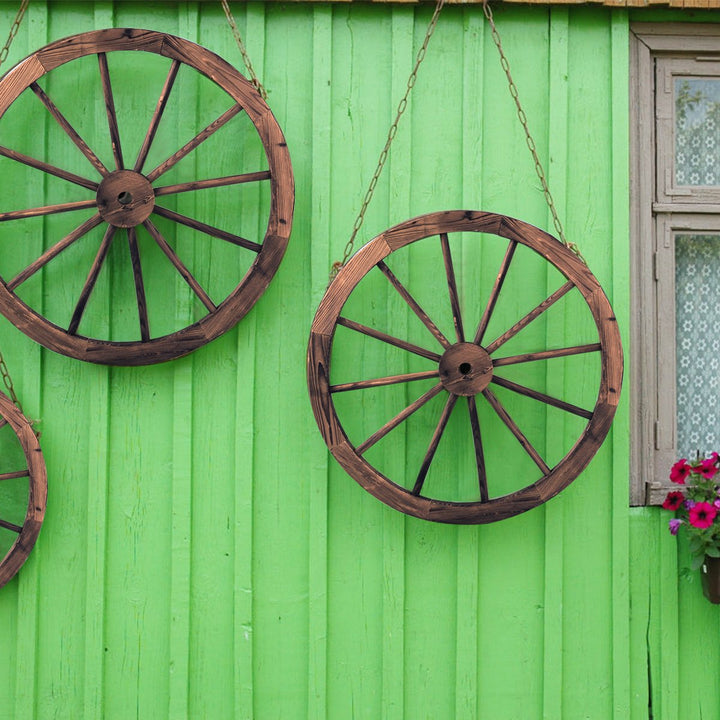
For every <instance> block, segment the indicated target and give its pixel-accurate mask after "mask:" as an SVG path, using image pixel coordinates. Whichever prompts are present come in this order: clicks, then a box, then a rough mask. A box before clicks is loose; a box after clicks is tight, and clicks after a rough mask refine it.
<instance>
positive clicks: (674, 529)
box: [669, 518, 683, 535]
mask: <svg viewBox="0 0 720 720" xmlns="http://www.w3.org/2000/svg"><path fill="white" fill-rule="evenodd" d="M682 524H683V521H682V520H678V519H677V518H673V519H672V520H671V521H670V523H669V525H670V534H671V535H677V534H678V530H679V529H680V526H681V525H682Z"/></svg>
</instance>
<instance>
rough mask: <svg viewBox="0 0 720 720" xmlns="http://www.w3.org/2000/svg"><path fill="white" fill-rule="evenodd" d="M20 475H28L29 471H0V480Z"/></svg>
mask: <svg viewBox="0 0 720 720" xmlns="http://www.w3.org/2000/svg"><path fill="white" fill-rule="evenodd" d="M22 477H30V471H29V470H18V471H17V472H7V473H0V480H14V479H15V478H22Z"/></svg>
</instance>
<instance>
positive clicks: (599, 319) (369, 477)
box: [308, 211, 623, 524]
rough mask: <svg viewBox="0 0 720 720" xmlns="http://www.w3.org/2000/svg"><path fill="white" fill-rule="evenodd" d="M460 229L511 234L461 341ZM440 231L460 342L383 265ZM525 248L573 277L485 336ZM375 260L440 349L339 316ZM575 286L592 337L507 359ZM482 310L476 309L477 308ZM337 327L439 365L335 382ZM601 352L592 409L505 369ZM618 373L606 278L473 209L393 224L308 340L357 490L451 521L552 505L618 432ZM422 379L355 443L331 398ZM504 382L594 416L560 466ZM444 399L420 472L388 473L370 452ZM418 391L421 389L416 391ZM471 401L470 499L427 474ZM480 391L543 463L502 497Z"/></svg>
mask: <svg viewBox="0 0 720 720" xmlns="http://www.w3.org/2000/svg"><path fill="white" fill-rule="evenodd" d="M453 233H467V234H469V233H474V234H476V235H473V236H472V237H473V238H486V237H488V236H489V235H492V236H495V238H496V239H497V238H500V239H503V240H508V241H509V243H508V245H507V249H506V250H505V254H504V256H503V258H502V261H501V263H500V269H499V271H498V273H497V276H496V277H495V281H494V283H493V285H492V288H491V289H490V290H489V292H487V293H486V295H487V302H486V303H485V304H484V309H483V310H482V314H481V315H480V319H479V322H478V324H477V330H476V331H475V333H474V336H472V337H468V338H466V337H465V329H464V328H463V313H462V311H461V308H460V305H461V303H460V299H459V293H458V290H457V284H456V277H455V270H454V263H453V256H452V253H451V251H450V244H449V241H448V236H449V235H452V234H453ZM481 234H482V235H481ZM435 237H437V238H439V240H440V245H441V248H442V257H443V260H444V264H445V277H446V281H447V285H448V290H449V305H450V306H451V309H452V317H453V325H454V332H455V338H454V340H452V341H451V340H448V339H447V337H446V336H445V335H444V334H443V333H442V332H441V330H440V329H439V328H438V326H437V325H436V324H435V322H434V321H433V319H431V318H430V315H429V314H428V313H426V312H425V311H424V310H423V307H422V304H421V303H419V302H417V301H416V300H415V298H414V297H413V295H412V294H411V292H410V291H409V290H408V289H407V288H406V287H405V285H404V284H403V282H402V281H401V280H399V279H398V278H397V277H396V276H395V275H394V274H393V272H392V271H391V270H390V268H389V267H388V265H387V264H386V263H385V259H386V258H388V256H390V255H391V254H392V253H395V252H396V251H398V250H400V249H401V248H405V247H406V246H409V245H411V244H413V243H415V242H416V241H418V240H423V239H426V238H435ZM523 246H524V247H526V248H529V249H530V250H532V251H534V253H536V254H537V255H536V256H535V257H537V256H539V258H542V260H539V261H540V262H542V261H547V262H548V263H550V265H552V266H553V267H554V268H555V269H556V270H558V271H559V273H561V275H562V276H564V279H565V282H564V283H562V284H561V285H560V287H558V288H557V289H556V290H555V291H554V292H552V293H550V294H549V295H548V296H547V297H545V298H544V299H543V300H542V302H540V303H538V304H537V305H536V306H535V307H534V309H532V310H531V311H530V312H528V313H527V314H525V315H524V316H522V318H521V319H520V320H519V321H518V322H516V323H514V324H512V325H510V326H509V327H508V328H507V329H506V330H505V332H503V333H501V334H499V335H498V336H497V337H495V339H493V340H492V341H491V342H488V341H487V339H486V338H485V337H484V336H485V334H486V332H487V329H488V326H489V323H490V321H491V318H492V317H493V312H494V310H495V306H496V303H497V301H498V298H499V297H500V296H501V293H502V290H503V283H504V282H505V279H506V277H507V275H508V272H509V270H510V267H511V264H512V261H513V256H514V254H515V251H516V249H517V248H518V247H523ZM523 252H526V251H523ZM376 266H377V267H378V268H379V269H380V270H381V271H382V273H383V274H384V275H385V276H386V277H387V278H388V280H390V283H391V284H392V285H393V286H394V288H395V289H396V290H398V292H400V294H401V296H402V298H403V300H404V301H405V303H406V304H407V305H408V306H409V309H410V310H412V311H413V314H414V315H416V316H417V317H418V318H419V319H420V320H421V321H422V324H423V325H424V326H425V329H426V330H427V331H429V333H430V334H431V335H432V336H434V339H435V341H437V343H438V344H439V345H440V349H439V351H437V352H434V351H431V350H429V349H428V348H427V347H426V345H427V344H425V346H423V347H418V345H416V344H413V343H411V342H408V341H407V340H404V339H403V338H398V337H395V336H392V335H391V334H389V333H385V332H383V331H382V330H379V329H376V328H372V327H368V326H366V325H363V324H361V323H358V322H356V321H354V320H352V319H351V318H350V317H344V316H342V315H341V312H342V310H343V307H344V306H345V304H346V301H348V299H349V298H350V296H351V295H352V293H353V291H354V290H355V289H356V288H357V286H358V284H359V283H360V282H361V281H362V280H363V279H364V278H365V277H366V275H367V274H368V273H369V272H370V270H371V269H372V268H374V267H376ZM574 289H576V290H577V291H578V292H579V294H580V296H581V297H582V300H583V301H584V303H585V305H586V308H587V310H588V311H589V313H590V314H591V316H592V321H593V322H592V324H593V325H594V329H595V330H594V331H595V332H596V333H597V337H596V339H595V340H594V341H593V342H590V343H584V344H582V345H575V346H568V347H561V348H554V349H543V350H535V351H533V352H530V353H524V354H519V355H512V354H511V355H507V354H506V353H503V352H502V351H501V348H502V347H503V346H504V345H505V343H506V342H508V341H510V340H512V339H513V338H517V337H518V336H519V334H520V333H521V332H522V331H523V330H524V329H525V328H528V327H530V326H531V325H532V323H533V322H535V321H537V320H538V318H541V317H545V318H547V316H546V315H545V313H546V311H547V310H548V309H550V308H551V307H553V306H556V305H558V304H559V303H561V301H562V298H564V297H565V296H567V295H568V293H570V291H571V290H574ZM477 310H478V315H479V314H480V313H479V310H480V308H477ZM408 314H410V313H408ZM348 315H349V313H348ZM338 326H341V327H345V328H348V329H350V330H352V331H355V332H356V333H358V334H359V335H362V336H363V339H367V338H371V339H373V340H374V341H381V342H383V343H385V344H386V345H392V346H395V347H396V348H399V349H401V350H405V351H407V352H408V353H412V354H414V355H418V356H421V357H424V358H425V359H426V360H428V361H429V362H430V363H433V364H434V363H437V368H433V369H432V370H427V371H420V372H408V373H405V374H403V373H400V374H398V375H387V376H386V377H384V378H375V379H372V380H359V381H356V382H348V383H337V382H335V381H334V379H333V381H331V379H330V366H331V353H332V349H333V342H334V339H335V334H336V330H337V328H338ZM595 354H598V355H599V357H600V363H599V365H600V372H599V380H598V383H597V397H596V399H595V402H594V407H592V408H587V407H580V406H577V405H575V404H573V403H570V402H568V401H566V400H563V399H562V398H557V397H553V396H550V395H548V394H546V393H545V392H542V391H539V390H534V389H532V388H529V387H527V386H525V385H523V384H520V383H517V382H515V381H513V380H510V379H508V378H507V377H503V371H505V370H507V367H508V366H519V365H520V364H522V363H528V364H533V363H537V362H542V361H543V360H552V361H555V359H558V358H562V359H567V360H568V361H569V360H570V358H572V357H573V356H575V357H580V356H585V355H595ZM622 373H623V361H622V347H621V343H620V336H619V332H618V328H617V322H616V320H615V317H614V313H613V311H612V308H611V307H610V304H609V302H608V300H607V298H606V296H605V294H604V293H603V291H602V289H601V287H600V285H599V283H598V282H597V280H596V279H595V278H594V276H593V275H592V274H591V273H590V271H589V270H588V268H587V267H586V266H585V265H584V264H583V263H582V262H581V261H580V260H579V259H578V258H577V256H575V255H574V254H573V253H572V252H571V251H569V250H568V249H567V248H566V247H565V246H564V245H562V244H561V243H560V242H559V241H557V240H556V239H555V238H553V237H552V236H550V235H548V234H547V233H545V232H543V231H541V230H539V229H538V228H535V227H533V226H532V225H529V224H527V223H524V222H521V221H519V220H515V219H513V218H509V217H506V216H502V215H496V214H493V213H484V212H472V211H451V212H440V213H432V214H428V215H423V216H420V217H417V218H414V219H412V220H408V221H407V222H404V223H401V224H400V225H397V226H395V227H393V228H391V229H389V230H387V231H386V232H384V233H382V234H381V235H379V236H378V237H376V238H375V239H374V240H372V241H370V242H369V243H368V244H367V245H365V246H364V247H363V248H362V249H361V250H360V251H358V252H357V253H356V254H355V255H354V256H353V257H352V258H351V259H350V261H349V262H348V263H347V265H346V266H345V267H344V268H343V269H342V270H341V271H340V273H339V274H338V276H337V278H336V279H335V280H334V281H333V283H332V284H331V285H330V287H329V288H328V291H327V292H326V294H325V297H324V298H323V300H322V302H321V304H320V306H319V308H318V311H317V314H316V316H315V319H314V322H313V325H312V330H311V334H310V342H309V347H308V386H309V392H310V398H311V403H312V406H313V411H314V414H315V418H316V421H317V423H318V427H319V428H320V431H321V433H322V435H323V438H324V439H325V441H326V443H327V445H328V447H329V449H330V450H331V452H332V454H333V455H334V456H335V458H336V459H337V460H338V461H339V463H340V464H341V465H342V466H343V467H344V469H345V470H346V471H347V472H348V473H349V474H350V475H351V476H352V477H353V478H354V479H355V480H356V481H357V482H358V483H359V484H360V485H361V486H363V487H364V488H365V489H366V490H367V491H368V492H370V493H371V494H373V495H374V496H375V497H377V498H378V499H380V500H381V501H382V502H384V503H386V504H387V505H389V506H391V507H393V508H395V509H397V510H400V511H401V512H404V513H407V514H410V515H414V516H416V517H420V518H423V519H428V520H434V521H439V522H449V523H464V524H470V523H487V522H493V521H495V520H501V519H504V518H507V517H511V516H513V515H516V514H518V513H521V512H524V511H526V510H529V509H531V508H533V507H535V506H537V505H539V504H541V503H543V502H545V501H546V500H548V499H550V498H551V497H553V496H554V495H556V494H557V493H558V492H560V490H562V489H563V488H564V487H566V486H567V485H568V484H569V483H570V482H572V480H573V479H575V477H577V475H578V474H579V473H580V472H581V471H582V470H583V469H584V468H585V467H586V466H587V464H588V463H589V462H590V460H591V459H592V457H593V456H594V454H595V453H596V452H597V450H598V449H599V447H600V445H601V444H602V441H603V439H604V438H605V436H606V435H607V433H608V431H609V429H610V425H611V423H612V419H613V416H614V413H615V410H616V408H617V403H618V400H619V394H620V389H621V383H622ZM418 380H423V381H427V382H429V383H431V387H430V388H429V389H428V390H427V391H426V392H425V393H424V394H423V395H421V396H420V397H418V398H417V400H415V401H414V402H413V403H410V404H409V405H407V406H406V407H404V409H403V410H401V412H399V413H398V414H396V415H395V416H394V417H393V418H392V419H391V420H390V421H388V422H387V423H385V424H384V425H383V426H382V427H380V428H379V429H378V430H376V431H375V432H374V433H372V434H371V435H369V436H368V437H366V439H365V440H364V441H363V442H359V443H358V442H357V441H354V440H355V439H354V438H353V441H351V439H350V438H349V435H348V433H347V432H346V429H345V427H344V426H343V423H342V421H341V419H340V417H339V414H338V412H337V409H336V402H335V398H336V397H338V394H339V393H345V392H347V391H351V390H358V391H360V390H364V389H365V390H366V389H369V388H371V387H372V388H377V387H380V386H382V385H394V384H403V383H404V384H407V385H410V384H411V383H413V382H415V381H418ZM498 387H500V388H504V390H503V391H505V390H509V391H511V392H512V393H516V394H520V395H522V396H524V398H528V399H530V400H531V401H532V402H535V403H538V404H539V406H545V407H552V408H553V409H554V410H559V411H560V412H561V413H564V414H569V415H572V416H573V417H574V418H580V419H581V420H582V421H583V422H584V421H587V424H586V425H585V427H584V429H583V430H582V432H581V433H580V434H579V437H578V439H577V441H576V442H575V443H574V444H573V445H572V447H571V448H570V450H569V451H568V452H567V453H566V454H565V455H564V457H562V459H561V460H560V461H559V462H557V463H553V464H552V466H550V465H548V464H547V463H546V462H545V460H544V459H543V457H542V454H541V453H540V452H538V451H537V450H536V449H535V448H534V447H533V445H532V443H531V442H529V441H528V439H527V437H526V436H525V435H524V434H523V432H522V429H521V428H520V426H519V425H518V423H516V422H515V420H514V419H513V417H511V416H510V414H509V413H508V412H507V410H506V409H505V407H504V406H503V403H502V402H501V401H500V400H498V397H497V395H498V392H500V391H498V390H497V388H498ZM443 394H444V395H443ZM438 395H443V397H445V395H446V396H447V400H446V401H445V403H444V406H443V408H442V411H441V412H440V414H439V418H438V417H437V415H436V416H435V418H434V420H433V424H434V431H433V433H432V437H431V438H430V442H429V444H428V446H427V451H426V453H425V455H424V457H423V458H422V462H421V463H420V468H419V471H418V472H417V475H415V474H414V473H415V470H416V468H413V472H412V473H411V477H410V482H409V483H408V482H407V479H404V481H403V482H395V481H393V480H391V479H390V478H389V477H388V476H387V475H386V474H384V473H383V472H382V471H380V470H379V469H378V468H377V467H375V466H374V465H373V464H372V463H371V462H369V461H368V460H367V459H366V457H364V455H365V454H366V453H367V452H368V451H369V450H370V449H371V448H372V447H373V446H375V445H376V443H378V442H379V441H380V440H382V439H383V438H385V437H386V436H389V435H390V433H392V431H393V430H395V429H396V428H398V427H400V426H401V425H402V424H403V423H405V422H406V421H407V419H408V418H410V417H411V416H412V415H413V414H414V413H416V412H417V410H419V409H420V408H423V407H424V406H425V405H427V403H429V402H430V401H431V400H432V399H433V398H435V397H436V396H438ZM416 396H417V393H416V394H415V395H414V396H413V397H416ZM463 397H465V398H466V401H467V405H468V411H467V412H468V419H469V424H470V428H471V435H472V444H473V445H474V455H475V464H476V469H477V484H478V498H477V500H473V501H458V502H455V501H452V500H447V499H438V498H433V497H431V496H426V495H425V494H424V492H423V486H424V483H425V480H426V476H427V472H428V470H429V468H430V466H431V464H432V462H433V459H434V457H435V453H436V451H437V449H438V445H439V443H440V442H441V439H442V437H443V433H444V432H445V430H446V427H447V424H448V420H449V418H450V415H451V414H452V413H453V410H454V408H455V405H456V404H457V403H458V400H459V399H462V398H463ZM476 397H477V398H478V400H477V404H478V405H479V404H480V402H485V401H486V402H487V406H488V408H490V410H491V411H492V413H494V414H495V415H496V416H497V418H499V419H500V420H501V421H502V424H503V425H505V427H506V428H507V429H508V430H509V431H510V432H511V433H512V434H513V435H514V437H515V440H516V441H518V442H519V443H520V445H521V446H522V447H523V448H524V450H525V453H526V454H527V455H528V456H529V457H530V458H531V459H532V462H533V463H534V465H535V466H537V471H538V472H540V477H539V478H534V479H533V481H532V482H531V483H530V484H528V485H527V486H525V487H522V488H521V489H518V490H515V491H513V492H510V493H507V494H502V495H501V496H497V497H493V496H491V493H492V478H489V477H488V476H487V474H486V470H485V464H486V459H485V454H486V453H485V448H484V447H483V440H482V435H481V432H480V423H479V420H478V410H477V405H476ZM463 404H464V403H463ZM488 412H490V411H488Z"/></svg>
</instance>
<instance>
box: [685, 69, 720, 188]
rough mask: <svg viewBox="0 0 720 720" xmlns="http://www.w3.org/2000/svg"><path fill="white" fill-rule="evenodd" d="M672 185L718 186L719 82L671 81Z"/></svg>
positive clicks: (706, 80) (715, 79) (709, 80)
mask: <svg viewBox="0 0 720 720" xmlns="http://www.w3.org/2000/svg"><path fill="white" fill-rule="evenodd" d="M675 182H676V184H677V185H720V80H718V79H717V78H695V77H679V78H676V79H675Z"/></svg>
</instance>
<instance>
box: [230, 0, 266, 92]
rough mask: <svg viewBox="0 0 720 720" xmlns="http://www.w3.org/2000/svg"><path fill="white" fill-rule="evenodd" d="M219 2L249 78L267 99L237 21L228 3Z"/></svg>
mask: <svg viewBox="0 0 720 720" xmlns="http://www.w3.org/2000/svg"><path fill="white" fill-rule="evenodd" d="M220 2H221V3H222V6H223V10H224V11H225V17H226V18H227V21H228V23H229V25H230V29H231V30H232V34H233V36H234V37H235V42H236V43H237V46H238V48H239V49H240V54H241V55H242V59H243V62H244V63H245V67H246V68H247V71H248V73H249V74H250V80H251V81H252V84H253V85H254V86H255V87H256V88H257V91H258V92H259V93H260V95H261V97H262V99H263V100H265V101H267V91H266V90H265V88H264V87H263V85H262V83H261V82H260V80H259V79H258V76H257V75H256V74H255V68H253V66H252V63H251V62H250V56H249V55H248V54H247V50H246V49H245V43H244V42H243V41H242V38H241V37H240V31H239V30H238V26H237V23H236V22H235V18H234V17H233V14H232V11H231V10H230V5H228V1H227V0H220Z"/></svg>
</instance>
